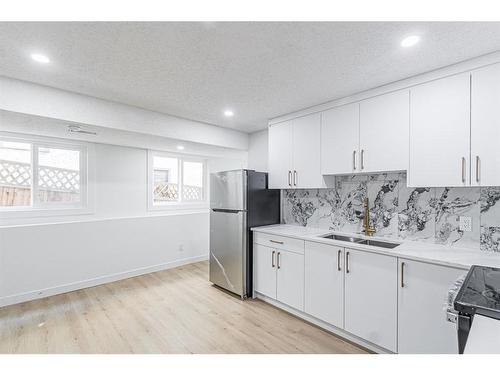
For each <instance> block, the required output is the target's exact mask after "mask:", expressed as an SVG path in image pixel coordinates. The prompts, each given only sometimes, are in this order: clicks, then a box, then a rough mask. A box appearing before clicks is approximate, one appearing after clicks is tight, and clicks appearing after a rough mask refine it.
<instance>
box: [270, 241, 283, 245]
mask: <svg viewBox="0 0 500 375" xmlns="http://www.w3.org/2000/svg"><path fill="white" fill-rule="evenodd" d="M269 242H272V243H279V244H280V245H283V241H276V240H269Z"/></svg>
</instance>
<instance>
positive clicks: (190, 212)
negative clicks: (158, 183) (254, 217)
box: [0, 208, 208, 232]
mask: <svg viewBox="0 0 500 375" xmlns="http://www.w3.org/2000/svg"><path fill="white" fill-rule="evenodd" d="M198 214H208V208H207V209H199V210H194V209H193V210H188V209H186V210H171V211H168V212H165V211H160V212H151V213H148V214H146V215H143V216H120V217H101V218H95V217H91V216H89V217H88V218H86V219H82V220H64V221H53V222H43V223H28V224H8V225H1V224H0V232H1V231H2V229H9V228H20V227H37V226H44V225H63V224H79V223H93V222H99V221H111V220H129V219H149V218H156V217H167V216H180V215H198Z"/></svg>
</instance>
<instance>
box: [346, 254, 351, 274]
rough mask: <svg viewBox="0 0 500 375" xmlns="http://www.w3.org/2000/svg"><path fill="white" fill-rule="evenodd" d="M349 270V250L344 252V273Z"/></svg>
mask: <svg viewBox="0 0 500 375" xmlns="http://www.w3.org/2000/svg"><path fill="white" fill-rule="evenodd" d="M349 272H351V270H350V269H349V252H347V253H345V273H349Z"/></svg>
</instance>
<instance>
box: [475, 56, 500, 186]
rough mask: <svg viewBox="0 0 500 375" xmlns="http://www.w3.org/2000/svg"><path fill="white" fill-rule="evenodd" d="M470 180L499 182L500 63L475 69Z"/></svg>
mask: <svg viewBox="0 0 500 375" xmlns="http://www.w3.org/2000/svg"><path fill="white" fill-rule="evenodd" d="M471 95H472V96H471V164H472V165H471V168H472V169H471V184H472V185H473V186H491V185H494V186H498V185H500V152H499V150H498V145H499V144H500V64H495V65H490V66H487V67H485V68H481V69H478V70H475V71H473V72H472V88H471Z"/></svg>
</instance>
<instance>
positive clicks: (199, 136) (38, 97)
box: [0, 77, 248, 150]
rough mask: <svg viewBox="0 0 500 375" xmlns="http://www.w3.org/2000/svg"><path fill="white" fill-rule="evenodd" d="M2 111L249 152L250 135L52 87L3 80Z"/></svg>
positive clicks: (0, 97) (0, 94)
mask: <svg viewBox="0 0 500 375" xmlns="http://www.w3.org/2000/svg"><path fill="white" fill-rule="evenodd" d="M0 87H1V90H0V109H2V110H6V111H11V112H19V113H25V114H30V115H35V116H42V117H47V118H52V119H58V120H63V121H69V122H76V123H80V124H87V125H95V126H101V127H106V128H112V129H117V130H125V131H133V132H137V133H143V134H149V135H155V136H160V137H167V138H174V139H177V140H183V141H190V142H199V143H205V144H209V145H215V146H222V147H228V148H235V149H240V150H246V149H247V148H248V134H246V133H243V132H239V131H236V130H232V129H227V128H222V127H218V126H214V125H209V124H205V123H201V122H197V121H191V120H187V119H182V118H179V117H175V116H170V115H166V114H163V113H158V112H153V111H148V110H145V109H141V108H137V107H133V106H130V105H125V104H120V103H114V102H110V101H106V100H102V99H98V98H94V97H91V96H86V95H81V94H77V93H73V92H69V91H64V90H59V89H56V88H52V87H47V86H42V85H37V84H34V83H30V82H25V81H20V80H16V79H12V78H7V77H0Z"/></svg>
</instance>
